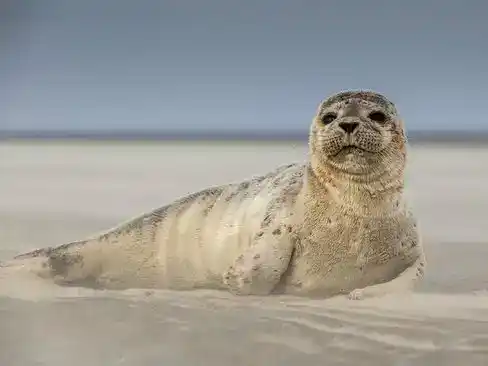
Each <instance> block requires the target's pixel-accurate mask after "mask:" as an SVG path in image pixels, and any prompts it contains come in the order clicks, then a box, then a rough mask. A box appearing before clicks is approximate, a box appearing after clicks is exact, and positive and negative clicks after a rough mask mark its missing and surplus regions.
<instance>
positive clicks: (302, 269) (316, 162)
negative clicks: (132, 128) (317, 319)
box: [16, 91, 425, 299]
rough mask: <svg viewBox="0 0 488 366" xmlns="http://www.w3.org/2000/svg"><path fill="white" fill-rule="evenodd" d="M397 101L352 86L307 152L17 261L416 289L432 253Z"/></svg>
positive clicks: (140, 273) (326, 112) (362, 290)
mask: <svg viewBox="0 0 488 366" xmlns="http://www.w3.org/2000/svg"><path fill="white" fill-rule="evenodd" d="M405 144H406V138H405V134H404V130H403V126H402V124H401V121H400V120H399V118H398V116H397V112H396V109H395V107H394V106H393V104H392V103H391V102H390V101H388V100H387V99H386V98H385V97H384V96H382V95H380V94H377V93H374V92H364V91H350V92H342V93H339V94H336V95H334V96H332V97H330V98H329V99H327V100H326V101H324V102H323V103H321V105H320V107H319V109H318V112H317V115H316V116H315V118H314V121H313V123H312V127H311V133H310V159H309V161H308V162H307V163H305V164H291V165H286V166H282V167H279V168H277V169H276V170H274V171H272V172H270V173H269V174H267V175H264V176H259V177H254V178H252V179H250V180H247V181H244V182H242V183H234V184H228V185H224V186H220V187H213V188H209V189H206V190H203V191H201V192H197V193H194V194H192V195H190V196H187V197H184V198H181V199H179V200H177V201H175V202H174V203H172V204H169V205H167V206H164V207H162V208H160V209H157V210H154V211H152V212H150V213H147V214H144V215H141V216H140V217H137V218H135V219H133V220H130V221H128V222H127V223H124V224H122V225H120V226H119V227H117V228H115V229H112V230H110V231H108V232H106V233H103V234H101V235H98V236H95V237H94V238H92V239H88V240H84V241H79V242H75V243H70V244H66V245H62V246H59V247H55V248H47V249H39V250H36V251H33V252H30V253H27V254H23V255H20V256H18V257H16V259H17V260H22V261H23V263H28V262H30V263H34V262H37V263H38V264H40V267H37V269H36V272H37V273H38V274H39V275H41V276H42V277H47V278H53V279H54V281H56V282H57V283H59V284H64V285H82V286H94V287H103V288H128V287H145V288H172V289H195V288H212V289H227V290H229V291H231V292H232V293H235V294H240V295H246V294H256V295H266V294H271V293H286V294H295V295H303V296H318V297H328V296H332V295H336V294H341V293H348V294H349V296H350V297H351V298H354V299H356V298H362V297H364V296H368V295H377V294H378V295H379V294H384V293H387V292H390V291H396V290H403V289H407V288H410V287H411V286H412V285H413V284H414V283H415V281H416V280H417V279H419V278H421V277H422V276H423V271H424V266H425V258H424V254H423V250H422V246H421V242H420V237H419V234H418V229H417V223H416V220H415V218H414V217H413V215H412V214H411V212H410V210H409V208H408V206H407V204H406V202H405V201H404V196H403V179H404V177H403V172H404V166H405V157H406V146H405Z"/></svg>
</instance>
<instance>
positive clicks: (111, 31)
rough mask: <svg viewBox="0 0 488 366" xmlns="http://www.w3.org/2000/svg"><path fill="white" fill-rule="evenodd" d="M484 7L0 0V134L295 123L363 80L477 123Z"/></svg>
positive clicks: (412, 119) (451, 1) (435, 118)
mask: <svg viewBox="0 0 488 366" xmlns="http://www.w3.org/2000/svg"><path fill="white" fill-rule="evenodd" d="M487 15H488V2H485V1H477V0H466V1H458V0H456V1H455V0H444V1H440V0H422V1H418V0H410V1H391V0H390V1H388V0H384V1H379V0H368V1H360V0H350V1H340V0H338V1H332V0H321V1H318V0H302V1H297V0H294V1H292V0H280V1H278V0H268V1H262V0H260V1H258V0H246V1H237V0H221V1H217V0H205V1H198V0H193V1H189V0H174V1H170V0H168V1H165V0H159V1H146V0H138V1H135V0H133V1H128V0H104V1H99V0H83V1H74V0H43V1H35V0H30V1H25V0H1V1H0V55H1V57H0V130H2V129H3V130H6V129H7V130H41V131H48V130H69V131H80V130H111V131H124V130H134V129H137V130H160V131H169V130H177V131H191V132H193V133H194V132H198V131H205V132H209V131H274V130H276V129H279V130H280V131H282V132H288V131H304V130H308V126H309V124H310V122H311V120H312V118H313V115H314V113H315V110H316V108H317V106H318V104H319V103H320V101H321V100H322V99H323V98H326V97H327V96H329V95H330V94H332V93H336V92H338V91H341V90H344V89H358V88H364V89H373V90H376V91H379V92H381V93H384V94H386V95H387V96H388V97H389V98H390V99H391V100H392V101H393V102H394V103H395V104H396V105H397V107H398V109H399V112H400V114H401V115H402V117H403V118H404V121H405V124H406V126H407V129H410V130H436V129H438V130H475V129H476V130H479V129H483V130H488V119H487V118H486V112H485V110H486V106H487V101H488V87H487V86H488V66H487V65H488V62H487V58H488V41H487V40H488V22H487V21H486V17H487Z"/></svg>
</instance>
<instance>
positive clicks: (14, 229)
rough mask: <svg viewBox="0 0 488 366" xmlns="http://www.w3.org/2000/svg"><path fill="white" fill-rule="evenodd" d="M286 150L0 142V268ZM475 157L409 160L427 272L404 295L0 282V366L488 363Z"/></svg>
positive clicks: (487, 273)
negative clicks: (356, 297) (254, 293)
mask: <svg viewBox="0 0 488 366" xmlns="http://www.w3.org/2000/svg"><path fill="white" fill-rule="evenodd" d="M306 154H307V147H306V145H304V144H293V143H286V144H285V143H266V142H259V143H223V142H219V143H176V142H175V143H167V142H165V143H156V142H152V143H143V142H141V143H128V142H123V143H122V142H120V143H118V142H110V143H106V144H104V143H100V142H96V143H95V142H93V143H88V142H84V143H74V142H71V143H68V142H53V143H40V142H35V143H26V142H24V143H6V142H4V143H0V260H5V259H8V258H10V257H12V256H13V255H15V254H18V253H20V252H23V251H26V250H29V249H32V248H37V247H42V246H51V245H58V244H62V243H64V242H67V241H72V240H76V239H80V238H83V237H85V236H88V235H91V234H93V233H94V232H97V231H101V230H104V229H107V228H110V227H112V226H113V225H115V224H117V223H118V222H120V221H122V220H126V219H128V218H130V217H133V216H135V215H137V214H139V213H141V212H144V211H146V210H149V209H152V208H155V207H158V206H161V205H163V204H165V203H168V202H170V201H172V200H173V199H175V198H177V197H179V196H182V195H185V194H187V193H190V192H193V191H195V190H198V189H201V188H204V187H206V186H209V185H214V184H222V183H225V182H230V181H236V180H239V179H242V178H246V177H248V176H249V175H254V174H259V173H264V172H266V171H268V170H269V169H272V168H273V167H275V166H277V165H280V164H283V163H287V162H293V161H302V160H304V159H306ZM487 161H488V148H486V149H484V148H482V147H479V146H478V147H470V146H465V147H460V146H457V147H448V146H440V145H437V146H428V145H424V146H416V147H414V148H412V149H411V151H410V157H409V162H408V164H409V165H408V172H407V191H408V194H409V196H410V197H411V199H412V203H413V206H414V209H415V211H416V212H417V214H418V216H419V219H420V222H421V226H422V228H423V232H424V240H425V249H426V256H427V261H428V268H427V275H426V278H425V280H424V282H423V283H422V284H421V286H419V288H418V289H417V290H416V291H415V292H414V293H413V294H405V295H396V296H387V297H385V298H382V299H372V300H365V301H358V302H355V301H348V300H346V299H343V298H335V299H329V300H306V299H297V298H291V297H273V298H257V297H252V298H237V297H233V296H231V295H228V294H225V293H216V292H210V291H197V292H188V293H187V292H171V291H156V292H147V291H141V290H136V289H134V290H128V291H121V292H114V291H112V292H111V291H93V290H88V289H78V288H60V287H56V286H53V285H49V284H46V283H42V282H40V281H35V280H32V279H26V278H12V277H8V276H4V277H2V276H1V275H0V365H8V366H27V365H53V366H61V365H72V366H77V365H90V366H92V365H93V366H95V365H141V366H142V365H156V364H158V365H178V366H180V365H181V366H183V365H213V366H220V365H234V366H238V365H260V364H266V365H296V364H299V363H300V364H304V365H318V364H321V365H324V364H325V365H329V364H330V365H351V364H360V365H437V364H439V365H470V366H471V365H473V366H474V365H488V266H487V259H488V224H487V216H488V215H487V212H488V170H487V166H488V165H487Z"/></svg>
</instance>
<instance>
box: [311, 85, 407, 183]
mask: <svg viewBox="0 0 488 366" xmlns="http://www.w3.org/2000/svg"><path fill="white" fill-rule="evenodd" d="M405 143H406V137H405V132H404V129H403V124H402V122H401V120H400V118H399V116H398V113H397V110H396V108H395V106H394V104H393V103H392V102H390V101H389V100H388V99H387V98H386V97H385V96H383V95H381V94H379V93H375V92H372V91H344V92H340V93H338V94H335V95H332V96H331V97H329V98H328V99H326V100H324V101H323V102H322V103H321V104H320V106H319V108H318V111H317V114H316V116H315V118H314V120H313V123H312V127H311V133H310V149H311V153H312V159H313V160H314V163H315V164H319V165H321V166H323V167H330V168H332V169H333V170H335V171H337V172H340V173H343V174H348V175H353V176H356V177H357V178H360V177H361V176H363V177H364V178H367V177H372V176H379V175H382V174H383V173H384V172H385V171H391V170H393V169H395V168H396V169H395V170H397V169H400V171H403V167H404V164H405Z"/></svg>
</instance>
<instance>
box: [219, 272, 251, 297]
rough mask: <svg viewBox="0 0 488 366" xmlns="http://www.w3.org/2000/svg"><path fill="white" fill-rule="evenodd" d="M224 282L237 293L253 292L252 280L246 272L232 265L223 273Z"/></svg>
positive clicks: (230, 289) (232, 291) (231, 290)
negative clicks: (247, 276)
mask: <svg viewBox="0 0 488 366" xmlns="http://www.w3.org/2000/svg"><path fill="white" fill-rule="evenodd" d="M223 280H224V284H225V285H226V286H227V287H228V288H229V291H230V292H231V293H233V294H235V295H248V294H250V293H251V281H250V279H248V278H246V276H245V273H244V272H242V271H241V272H238V271H237V270H236V268H235V267H234V266H231V267H230V268H229V269H228V270H227V271H226V272H225V273H224V275H223Z"/></svg>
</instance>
